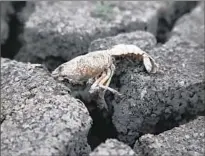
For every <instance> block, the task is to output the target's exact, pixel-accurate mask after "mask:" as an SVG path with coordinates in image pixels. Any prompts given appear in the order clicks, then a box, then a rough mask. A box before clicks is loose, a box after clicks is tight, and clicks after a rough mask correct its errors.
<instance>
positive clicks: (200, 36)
mask: <svg viewBox="0 0 205 156" xmlns="http://www.w3.org/2000/svg"><path fill="white" fill-rule="evenodd" d="M204 5H205V3H204V2H201V3H199V4H198V6H197V7H196V8H195V9H194V10H193V11H192V12H191V13H188V14H186V15H184V16H183V17H181V18H180V19H179V20H178V21H177V22H176V24H175V26H174V28H173V30H172V32H171V35H172V36H180V37H181V38H183V40H190V41H193V42H195V43H198V44H200V45H202V46H204V42H205V40H204V34H205V30H204V18H205V17H204Z"/></svg>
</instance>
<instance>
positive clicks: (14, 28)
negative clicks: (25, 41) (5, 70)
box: [1, 1, 27, 59]
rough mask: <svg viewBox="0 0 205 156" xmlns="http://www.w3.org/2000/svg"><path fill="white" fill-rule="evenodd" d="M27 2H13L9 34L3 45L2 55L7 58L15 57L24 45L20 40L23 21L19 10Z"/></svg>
mask: <svg viewBox="0 0 205 156" xmlns="http://www.w3.org/2000/svg"><path fill="white" fill-rule="evenodd" d="M26 3H27V2H23V1H22V2H11V5H12V7H13V8H14V12H15V13H14V14H10V15H9V19H10V20H9V24H8V27H9V35H8V38H7V40H6V42H5V43H4V44H2V45H1V56H2V57H5V58H10V59H13V57H14V56H15V55H16V54H17V53H18V52H19V50H20V48H21V47H22V43H21V41H20V40H19V38H18V37H19V35H20V34H22V33H23V23H22V22H21V21H20V20H19V18H18V12H20V11H21V10H22V9H23V8H24V7H25V6H26Z"/></svg>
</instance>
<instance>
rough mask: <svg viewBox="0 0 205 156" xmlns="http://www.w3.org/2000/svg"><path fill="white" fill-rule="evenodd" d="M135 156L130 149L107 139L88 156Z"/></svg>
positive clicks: (118, 142) (116, 141) (114, 140)
mask: <svg viewBox="0 0 205 156" xmlns="http://www.w3.org/2000/svg"><path fill="white" fill-rule="evenodd" d="M114 155H117V156H137V155H136V154H135V152H134V151H133V150H132V148H131V147H129V146H128V145H126V144H124V143H122V142H120V141H118V140H116V139H107V140H106V141H105V143H102V144H100V145H99V146H98V147H97V148H96V149H95V150H94V151H92V152H91V153H90V155H89V156H114Z"/></svg>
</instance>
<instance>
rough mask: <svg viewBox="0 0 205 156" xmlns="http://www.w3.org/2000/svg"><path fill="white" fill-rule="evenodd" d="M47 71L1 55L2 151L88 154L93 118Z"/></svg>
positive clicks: (14, 153)
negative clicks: (89, 132)
mask: <svg viewBox="0 0 205 156" xmlns="http://www.w3.org/2000/svg"><path fill="white" fill-rule="evenodd" d="M68 91H69V89H68V88H67V87H65V86H64V85H62V84H58V83H57V82H56V81H55V80H54V79H53V78H52V77H51V76H50V74H49V72H46V70H45V69H44V68H43V67H42V66H41V65H37V64H25V63H21V62H17V61H11V60H8V59H4V58H1V154H2V155H4V156H7V155H8V156H12V155H15V156H19V155H48V156H51V155H65V156H66V155H76V156H77V155H79V156H81V155H88V153H90V150H91V149H90V146H89V145H88V144H87V134H88V131H89V129H90V127H91V123H92V120H91V117H90V116H89V113H88V111H87V109H86V107H85V106H84V104H83V103H82V102H80V101H79V100H76V99H74V98H73V97H71V96H70V95H69V93H68Z"/></svg>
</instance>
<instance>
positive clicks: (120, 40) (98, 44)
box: [88, 31, 157, 52]
mask: <svg viewBox="0 0 205 156" xmlns="http://www.w3.org/2000/svg"><path fill="white" fill-rule="evenodd" d="M116 44H134V45H137V46H138V47H140V48H142V49H144V50H146V49H150V48H152V47H154V46H155V45H156V44H157V41H156V38H155V37H154V35H152V34H151V33H149V32H145V31H133V32H130V33H121V34H119V35H116V36H113V37H105V38H100V39H97V40H94V41H93V42H91V44H90V47H89V50H88V51H89V52H92V51H97V50H106V49H109V48H112V46H113V45H116Z"/></svg>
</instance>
